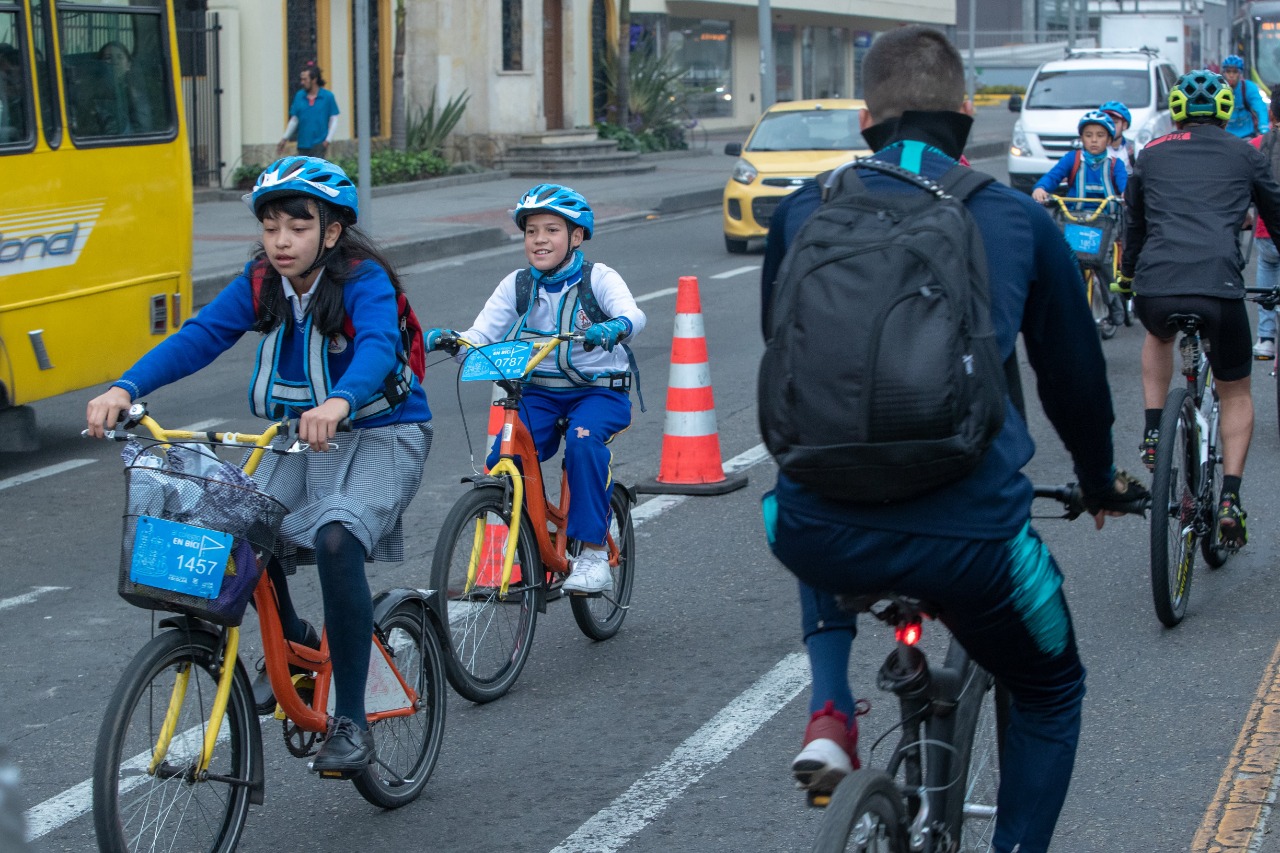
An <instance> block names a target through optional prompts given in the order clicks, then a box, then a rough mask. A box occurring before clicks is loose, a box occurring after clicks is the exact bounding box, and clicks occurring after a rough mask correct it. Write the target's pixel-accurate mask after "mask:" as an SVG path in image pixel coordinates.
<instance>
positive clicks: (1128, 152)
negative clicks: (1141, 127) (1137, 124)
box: [1098, 101, 1138, 175]
mask: <svg viewBox="0 0 1280 853" xmlns="http://www.w3.org/2000/svg"><path fill="white" fill-rule="evenodd" d="M1098 109H1099V110H1100V111H1101V112H1104V113H1106V114H1107V115H1108V116H1109V117H1110V118H1111V123H1112V124H1114V125H1115V126H1116V133H1115V136H1113V137H1111V143H1110V144H1109V145H1108V146H1107V156H1108V157H1114V158H1116V159H1117V160H1119V161H1120V162H1121V163H1124V170H1125V173H1126V174H1127V175H1132V174H1133V166H1134V161H1135V160H1136V159H1137V157H1138V151H1137V147H1136V146H1134V144H1133V140H1131V139H1126V138H1125V135H1124V132H1125V131H1126V130H1128V129H1129V126H1130V125H1131V124H1133V114H1132V113H1130V112H1129V108H1128V107H1126V106H1125V105H1124V104H1122V103H1120V102H1119V101H1107V102H1106V103H1105V104H1103V105H1102V106H1100V107H1098Z"/></svg>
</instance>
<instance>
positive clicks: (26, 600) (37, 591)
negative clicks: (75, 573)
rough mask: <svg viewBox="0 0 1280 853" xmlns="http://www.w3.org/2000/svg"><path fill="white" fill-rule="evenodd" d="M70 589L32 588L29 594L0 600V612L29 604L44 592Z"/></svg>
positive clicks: (59, 587) (63, 587) (65, 587)
mask: <svg viewBox="0 0 1280 853" xmlns="http://www.w3.org/2000/svg"><path fill="white" fill-rule="evenodd" d="M65 589H71V587H69V586H37V587H32V588H31V592H24V593H23V594H22V595H15V596H14V597H13V598H0V610H8V609H9V608H10V607H17V606H18V605H20V604H30V603H31V602H33V601H35V600H36V599H37V598H39V597H40V596H42V595H44V594H45V593H46V592H60V591H61V590H65Z"/></svg>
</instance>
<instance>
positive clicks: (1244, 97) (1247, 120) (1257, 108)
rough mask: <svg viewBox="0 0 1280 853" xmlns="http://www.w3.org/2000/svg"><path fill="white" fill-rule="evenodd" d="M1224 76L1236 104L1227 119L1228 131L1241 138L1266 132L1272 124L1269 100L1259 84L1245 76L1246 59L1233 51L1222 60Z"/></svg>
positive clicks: (1250, 137)
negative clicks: (1268, 107)
mask: <svg viewBox="0 0 1280 853" xmlns="http://www.w3.org/2000/svg"><path fill="white" fill-rule="evenodd" d="M1222 77H1223V79H1224V80H1226V83H1227V85H1228V86H1230V87H1231V97H1232V100H1233V101H1234V104H1235V109H1234V110H1232V113H1231V117H1230V118H1229V119H1227V125H1226V127H1227V133H1230V134H1232V135H1233V136H1238V137H1240V138H1241V139H1253V138H1254V137H1255V136H1260V135H1262V134H1264V133H1266V132H1267V129H1268V127H1269V126H1270V122H1269V121H1268V119H1267V102H1266V100H1265V99H1264V98H1263V97H1262V92H1261V91H1259V89H1258V84H1257V83H1255V82H1253V81H1252V80H1249V79H1247V78H1246V77H1245V76H1244V59H1243V58H1242V57H1240V56H1238V55H1236V54H1234V53H1233V54H1231V55H1230V56H1228V57H1227V58H1226V59H1224V60H1222Z"/></svg>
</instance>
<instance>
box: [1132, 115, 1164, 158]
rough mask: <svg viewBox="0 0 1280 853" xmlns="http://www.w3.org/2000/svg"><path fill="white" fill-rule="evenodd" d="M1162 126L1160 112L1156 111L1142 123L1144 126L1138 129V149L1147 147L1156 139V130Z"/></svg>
mask: <svg viewBox="0 0 1280 853" xmlns="http://www.w3.org/2000/svg"><path fill="white" fill-rule="evenodd" d="M1159 127H1160V113H1156V114H1155V115H1153V116H1152V117H1151V118H1149V119H1147V120H1146V121H1145V122H1143V123H1142V127H1140V128H1139V129H1138V136H1137V137H1136V139H1135V140H1134V141H1135V142H1136V143H1137V146H1136V147H1137V148H1138V150H1142V149H1143V148H1145V147H1146V145H1147V143H1148V142H1150V141H1151V140H1153V139H1155V137H1156V132H1157V130H1158V129H1159Z"/></svg>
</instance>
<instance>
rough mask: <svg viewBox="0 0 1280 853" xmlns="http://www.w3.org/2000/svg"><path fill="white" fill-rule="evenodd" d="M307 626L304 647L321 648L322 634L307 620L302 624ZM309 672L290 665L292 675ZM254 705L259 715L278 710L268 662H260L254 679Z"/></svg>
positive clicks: (303, 641) (303, 640) (303, 639)
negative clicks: (268, 671) (268, 670)
mask: <svg viewBox="0 0 1280 853" xmlns="http://www.w3.org/2000/svg"><path fill="white" fill-rule="evenodd" d="M302 624H303V625H305V626H306V628H307V631H306V634H305V635H304V636H303V638H302V645H304V646H307V647H308V648H312V649H318V648H320V632H319V631H317V630H316V629H315V626H314V625H312V624H311V623H310V622H308V621H306V620H305V619H304V620H303V622H302ZM307 672H308V670H305V669H302V668H300V667H296V666H294V665H293V664H290V665H289V674H290V675H305V674H306V673H307ZM253 705H254V708H255V709H256V710H257V712H258V713H259V714H270V713H271V712H272V711H274V710H275V709H276V695H275V693H273V692H272V691H271V678H270V676H268V675H267V662H266V660H259V661H258V674H257V676H256V677H255V678H254V679H253Z"/></svg>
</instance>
